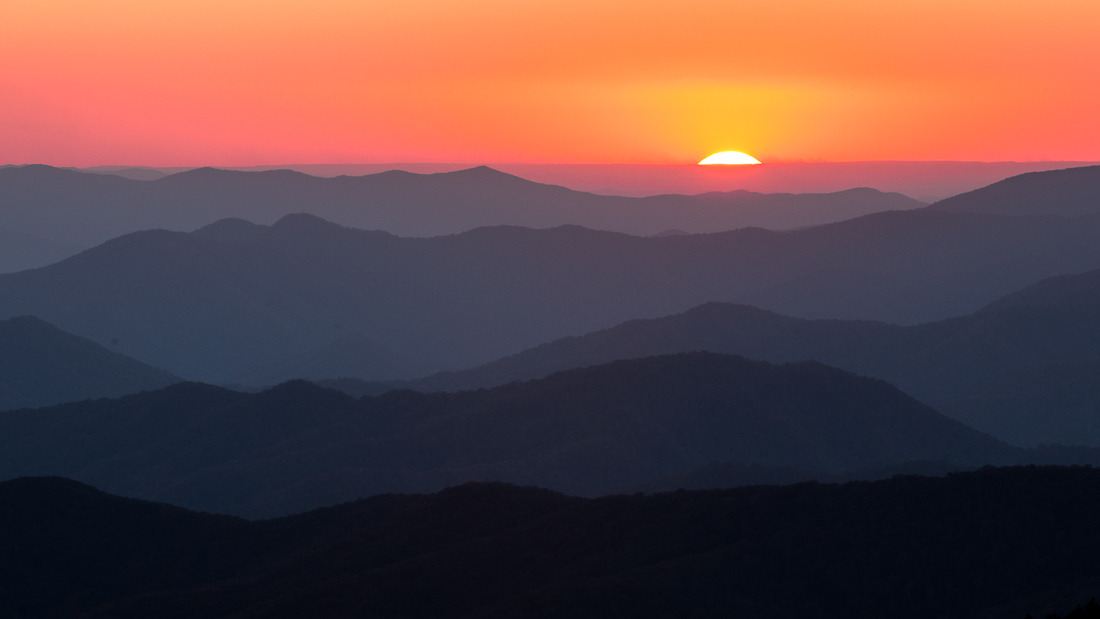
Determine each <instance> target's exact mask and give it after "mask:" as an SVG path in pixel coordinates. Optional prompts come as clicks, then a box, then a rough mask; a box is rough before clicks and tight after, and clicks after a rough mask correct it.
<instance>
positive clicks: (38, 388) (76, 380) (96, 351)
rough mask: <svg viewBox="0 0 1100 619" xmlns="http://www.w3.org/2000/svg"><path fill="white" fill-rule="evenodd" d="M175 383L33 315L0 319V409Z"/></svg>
mask: <svg viewBox="0 0 1100 619" xmlns="http://www.w3.org/2000/svg"><path fill="white" fill-rule="evenodd" d="M175 382H179V379H178V378H176V377H174V376H172V375H170V374H168V373H167V372H164V371H161V370H158V369H156V368H153V367H150V366H148V365H145V364H143V363H139V362H137V361H134V360H133V359H130V358H128V357H125V356H123V355H121V354H119V353H117V352H113V351H110V350H107V349H106V348H104V347H103V346H100V345H99V344H96V343H94V342H91V341H89V340H86V339H84V338H81V337H77V336H74V335H71V334H69V333H65V332H63V331H61V330H59V329H57V328H56V327H54V326H52V325H50V324H48V323H46V322H43V321H42V320H39V319H37V318H34V317H32V316H20V317H17V318H11V319H9V320H3V321H0V411H2V410H7V409H14V408H24V407H38V406H48V405H51V404H59V403H62V402H75V401H78V400H88V399H94V398H106V397H119V396H122V395H126V394H129V393H135V392H138V391H144V390H152V389H160V388H162V387H166V386H168V385H170V384H172V383H175Z"/></svg>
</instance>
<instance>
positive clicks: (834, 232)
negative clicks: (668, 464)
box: [0, 209, 1100, 384]
mask: <svg viewBox="0 0 1100 619" xmlns="http://www.w3.org/2000/svg"><path fill="white" fill-rule="evenodd" d="M1097 238H1100V215H1089V216H1082V217H1078V218H1061V217H1016V216H1003V217H1002V216H993V215H981V214H970V213H949V212H943V211H932V210H923V209H922V210H916V211H895V212H889V213H880V214H875V215H869V216H866V217H863V218H859V219H855V220H851V221H847V222H842V223H837V224H830V225H826V226H821V227H818V228H812V229H807V230H801V231H792V232H769V231H765V230H760V229H745V230H740V231H734V232H726V233H719V234H710V235H691V236H669V237H661V238H641V237H633V236H627V235H623V234H617V233H611V232H596V231H592V230H587V229H584V228H577V227H561V228H554V229H549V230H530V229H525V228H510V227H496V228H481V229H478V230H474V231H471V232H468V233H464V234H460V235H454V236H445V237H434V238H427V239H411V238H398V237H394V236H392V235H389V234H386V233H382V232H367V231H362V230H354V229H350V228H342V227H340V226H336V225H334V224H331V223H327V222H325V221H323V220H320V219H317V218H315V217H311V216H307V215H296V216H290V217H286V218H284V219H282V220H280V221H279V222H278V223H276V224H275V225H273V226H270V227H268V226H258V225H254V224H249V223H247V222H244V221H241V220H224V221H221V222H218V223H217V224H214V225H211V226H208V227H206V228H203V229H201V230H198V231H196V232H194V233H189V234H185V233H174V232H166V231H150V232H143V233H135V234H132V235H127V236H124V237H120V238H118V239H115V240H113V241H111V242H109V243H106V244H104V245H102V246H99V247H97V248H95V249H93V250H89V251H87V252H84V253H82V254H80V255H78V256H75V257H73V258H71V259H68V260H65V261H63V262H61V263H58V264H55V265H51V266H49V267H46V268H43V269H37V270H34V271H26V272H22V273H15V274H7V275H2V276H0V317H10V316H16V315H24V314H30V315H36V316H40V317H42V318H43V319H45V320H47V321H49V322H51V323H52V324H55V325H57V326H58V327H60V328H62V329H64V330H66V331H69V332H71V333H75V334H77V335H80V336H82V337H87V338H89V339H92V340H93V341H96V342H99V343H100V344H104V345H110V346H111V348H112V349H113V350H118V351H119V352H122V353H124V354H127V355H130V356H132V357H134V358H136V359H139V360H141V361H143V362H146V363H150V364H152V365H155V366H157V367H162V368H165V369H166V370H168V371H170V372H172V373H174V374H177V375H180V376H184V377H187V378H191V379H200V380H205V381H208V382H247V383H258V382H266V383H269V384H270V383H274V382H278V381H279V380H283V379H288V378H293V377H295V375H294V374H290V375H288V374H286V373H284V372H286V371H296V369H297V368H299V367H300V366H298V365H296V362H295V361H294V360H301V359H308V358H317V354H318V351H322V350H325V349H332V347H333V346H334V345H335V346H337V348H339V345H336V344H334V343H336V342H339V341H341V340H343V341H347V339H348V338H360V339H361V341H369V342H370V343H371V346H370V349H371V350H370V351H368V353H367V354H365V355H361V356H360V357H359V358H354V359H353V360H354V363H353V364H352V363H349V364H348V365H347V366H345V370H346V374H347V375H349V376H356V377H359V378H372V379H386V378H401V377H406V378H411V377H414V376H416V375H425V374H428V373H430V372H432V371H438V370H442V369H456V368H462V367H471V366H473V365H477V364H480V363H485V362H488V361H490V360H492V359H495V358H498V357H501V356H504V355H506V354H510V353H513V352H515V351H518V350H522V349H523V348H527V347H531V346H534V345H537V344H539V343H543V342H547V341H550V340H553V339H556V338H559V337H562V336H566V335H575V334H578V333H585V332H589V331H593V330H596V329H601V328H606V327H610V326H612V325H615V324H617V323H621V322H623V321H626V320H630V319H633V318H647V317H656V316H662V315H668V314H671V313H675V312H681V311H685V310H686V309H688V308H690V307H693V306H696V305H699V304H702V303H706V302H710V301H720V302H733V303H745V304H750V305H756V306H760V307H764V308H767V309H769V310H773V311H779V312H782V313H785V314H790V315H794V316H800V317H806V318H823V317H833V318H862V319H877V320H886V321H890V322H903V323H909V322H921V321H928V320H934V319H942V318H946V317H948V316H954V315H961V314H966V313H969V312H973V311H975V310H976V309H978V308H979V307H981V306H983V305H985V304H987V303H989V302H990V301H992V300H994V299H996V298H997V297H999V296H1001V295H1004V294H1006V293H1008V292H1011V291H1013V290H1016V289H1019V288H1021V287H1023V286H1026V285H1028V284H1031V283H1034V282H1036V281H1038V280H1040V279H1042V278H1044V277H1048V276H1050V275H1055V274H1063V273H1073V272H1080V271H1084V270H1088V269H1092V268H1095V267H1096V265H1098V264H1100V243H1096V239H1097ZM364 368H379V369H378V370H376V371H378V372H379V373H377V374H373V375H367V374H362V373H360V372H363V371H365V370H364ZM328 369H329V370H330V371H334V370H339V369H340V368H338V367H337V368H332V367H329V368H328ZM388 372H392V373H388ZM334 377H335V376H334Z"/></svg>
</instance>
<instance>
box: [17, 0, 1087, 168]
mask: <svg viewBox="0 0 1100 619" xmlns="http://www.w3.org/2000/svg"><path fill="white" fill-rule="evenodd" d="M1097 24H1100V3H1097V2H1095V0H1000V1H998V2H991V1H989V0H920V1H919V2H902V1H900V0H830V2H822V1H820V0H767V1H760V0H756V1H753V2H748V1H731V0H713V1H712V0H676V1H675V2H673V1H670V0H661V1H655V0H600V1H599V2H593V1H592V0H524V1H519V0H461V1H458V0H402V1H401V2H394V1H393V0H308V1H307V0H264V1H262V2H261V1H259V0H216V1H215V0H186V1H180V0H158V1H157V2H150V1H149V0H97V1H96V2H89V1H87V0H0V164H5V163H7V164H20V163H48V164H51V165H70V166H93V165H121V164H125V165H151V166H187V165H222V166H245V165H261V164H277V163H302V164H306V163H372V162H471V163H493V162H517V163H568V164H578V163H634V164H644V163H654V164H675V163H694V162H695V161H698V160H699V159H702V158H703V157H704V156H705V155H707V154H710V153H712V152H715V151H721V150H739V151H744V152H747V153H750V154H752V155H754V156H756V157H757V158H758V159H761V160H762V161H764V162H765V163H767V162H793V161H877V160H897V161H920V160H936V161H944V160H957V161H963V160H965V161H1051V160H1054V161H1094V160H1100V114H1096V110H1097V109H1100V79H1096V78H1097V75H1100V42H1098V41H1100V39H1098V38H1097V37H1096V36H1095V29H1096V25H1097Z"/></svg>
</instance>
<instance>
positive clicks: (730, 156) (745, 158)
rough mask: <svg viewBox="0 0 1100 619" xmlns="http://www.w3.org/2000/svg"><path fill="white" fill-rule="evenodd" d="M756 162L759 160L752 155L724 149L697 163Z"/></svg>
mask: <svg viewBox="0 0 1100 619" xmlns="http://www.w3.org/2000/svg"><path fill="white" fill-rule="evenodd" d="M758 163H760V161H759V160H757V158H756V157H753V156H752V155H746V154H745V153H742V152H741V151H736V150H724V151H722V152H720V153H714V154H713V155H711V156H709V157H707V158H705V159H703V160H702V161H700V162H699V165H756V164H758Z"/></svg>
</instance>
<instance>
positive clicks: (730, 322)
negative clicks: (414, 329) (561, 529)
mask: <svg viewBox="0 0 1100 619" xmlns="http://www.w3.org/2000/svg"><path fill="white" fill-rule="evenodd" d="M692 350H710V351H714V352H721V353H730V354H738V355H744V356H746V357H750V358H754V359H764V360H768V361H772V362H788V361H798V360H803V359H813V360H816V361H820V362H822V363H827V364H829V365H833V366H836V367H839V368H843V369H846V370H850V371H853V372H857V373H859V374H864V375H867V376H873V377H876V378H881V379H883V380H886V381H889V382H890V383H892V384H895V385H897V386H898V387H900V388H901V389H902V390H904V391H905V392H906V393H910V394H912V395H914V396H916V397H917V398H919V399H921V400H923V401H925V402H928V403H929V404H931V405H932V406H933V407H935V408H936V410H938V411H940V412H942V413H944V414H946V415H948V416H949V417H953V418H955V419H959V420H961V421H963V422H964V423H966V424H967V425H970V426H973V427H975V428H977V429H979V430H981V431H983V432H987V433H989V434H992V435H994V436H996V437H998V438H1000V439H1002V440H1006V441H1009V442H1012V443H1016V444H1019V445H1026V446H1032V445H1037V444H1040V443H1067V444H1074V443H1083V444H1088V445H1096V446H1100V417H1098V416H1097V414H1096V412H1097V411H1100V381H1096V380H1095V377H1096V376H1098V375H1100V374H1097V370H1100V270H1097V271H1090V272H1088V273H1084V274H1081V275H1075V276H1061V277H1056V278H1052V279H1050V280H1045V281H1043V282H1041V283H1039V284H1036V285H1034V286H1031V287H1028V288H1026V289H1024V290H1022V291H1020V292H1017V293H1013V294H1010V295H1007V296H1005V297H1003V298H1001V299H999V300H997V301H995V302H994V303H992V304H990V305H989V306H987V307H986V308H983V309H982V310H980V311H978V312H975V313H973V314H969V315H967V316H964V317H960V318H953V319H949V320H945V321H940V322H936V323H926V324H922V325H916V326H910V327H901V326H895V325H889V324H885V323H875V322H860V321H839V320H802V319H797V318H791V317H788V316H781V315H779V314H775V313H772V312H767V311H764V310H760V309H757V308H753V307H746V306H738V305H726V304H718V303H711V304H706V305H702V306H699V307H696V308H694V309H692V310H689V311H687V312H684V313H682V314H677V315H672V316H667V317H664V318H658V319H651V320H634V321H630V322H626V323H623V324H621V325H618V326H616V327H613V328H611V329H605V330H602V331H596V332H593V333H589V334H587V335H584V336H580V337H566V338H562V339H560V340H557V341H554V342H551V343H548V344H543V345H540V346H537V347H534V348H531V349H529V350H526V351H523V352H521V353H518V354H515V355H511V356H508V357H505V358H502V359H500V360H497V361H494V362H492V363H489V364H486V365H484V366H480V367H478V368H474V369H471V370H466V371H461V372H444V373H440V374H436V375H433V376H430V377H428V378H425V379H421V380H417V381H409V382H391V383H380V384H378V385H372V384H357V383H354V382H351V381H345V382H343V383H333V384H332V386H333V387H335V388H339V389H341V390H347V391H349V392H352V393H356V392H358V393H372V392H378V391H380V390H385V389H392V388H398V387H400V388H413V389H419V390H427V391H435V390H457V389H473V388H479V387H488V386H492V385H499V384H504V383H507V382H509V381H513V380H523V379H532V378H538V377H541V376H546V375H547V374H549V373H551V372H555V371H559V370H563V369H566V368H573V367H584V366H589V365H594V364H599V363H606V362H608V361H611V360H614V359H629V358H637V357H646V356H651V355H661V354H669V353H677V352H686V351H692Z"/></svg>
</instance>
